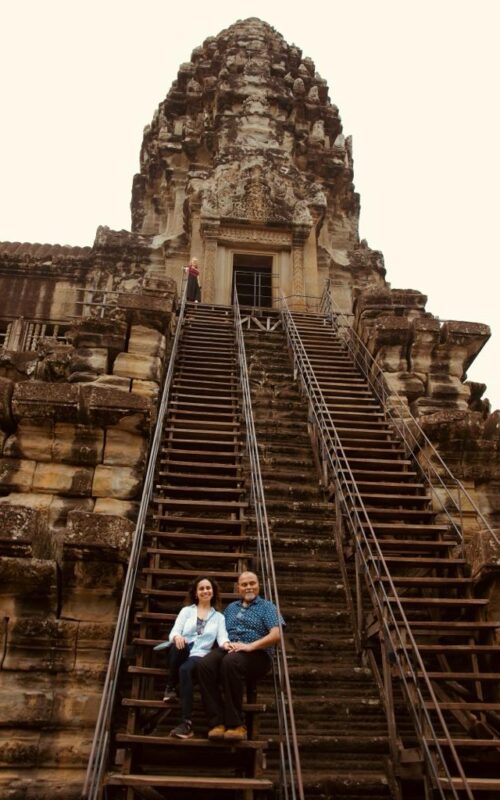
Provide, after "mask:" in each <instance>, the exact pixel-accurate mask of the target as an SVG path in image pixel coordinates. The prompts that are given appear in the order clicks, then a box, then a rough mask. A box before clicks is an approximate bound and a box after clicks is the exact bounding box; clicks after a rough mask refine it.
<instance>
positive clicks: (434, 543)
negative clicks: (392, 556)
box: [367, 538, 456, 560]
mask: <svg viewBox="0 0 500 800" xmlns="http://www.w3.org/2000/svg"><path fill="white" fill-rule="evenodd" d="M367 542H368V544H369V545H370V547H371V548H372V549H375V550H376V547H377V545H378V546H379V547H380V548H381V550H391V551H392V550H398V551H401V550H402V551H407V550H410V551H412V552H426V551H436V550H441V551H445V550H448V549H449V548H450V547H456V541H455V540H454V539H453V540H451V539H449V540H439V539H389V538H387V539H385V538H378V539H377V541H376V542H375V541H374V539H370V538H369V539H368V540H367ZM415 560H416V559H415Z"/></svg>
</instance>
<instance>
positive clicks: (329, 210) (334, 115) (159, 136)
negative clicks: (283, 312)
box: [133, 19, 385, 306]
mask: <svg viewBox="0 0 500 800" xmlns="http://www.w3.org/2000/svg"><path fill="white" fill-rule="evenodd" d="M352 174H353V173H352V152H351V143H350V141H349V140H348V139H347V140H346V139H345V138H344V136H343V134H342V125H341V122H340V119H339V114H338V109H337V108H336V106H334V105H333V104H332V103H331V102H330V100H329V97H328V87H327V85H326V82H325V81H324V80H323V78H321V76H320V75H319V74H318V73H317V72H316V70H315V66H314V63H313V62H312V60H311V59H310V58H303V56H302V53H301V51H300V50H299V49H298V48H297V47H295V46H290V45H288V44H286V42H285V41H284V40H283V38H282V37H281V36H280V35H279V34H278V33H276V31H274V30H273V29H272V28H271V27H270V26H269V25H266V24H265V23H263V22H261V21H259V20H257V19H250V20H245V21H244V22H238V23H236V24H235V25H232V26H231V27H230V28H228V29H227V30H226V31H223V32H222V33H220V34H219V35H218V36H217V37H210V38H208V39H206V40H205V42H204V43H203V45H202V46H201V47H198V48H196V49H195V50H194V51H193V53H192V56H191V61H190V62H188V63H186V64H182V65H181V67H180V69H179V72H178V75H177V80H175V81H174V83H173V85H172V87H171V89H170V91H169V93H168V95H167V97H166V99H165V100H164V102H163V103H161V104H160V106H159V108H158V111H157V112H156V114H155V116H154V118H153V121H152V123H151V125H150V126H148V128H146V131H145V135H144V141H143V145H142V150H141V172H140V174H139V175H137V176H136V178H135V181H134V190H133V230H134V231H136V232H138V233H140V234H142V235H148V236H153V237H155V240H156V241H161V242H163V243H164V245H165V247H166V248H167V249H168V252H169V256H170V257H169V258H167V270H168V274H169V275H171V276H172V277H175V278H176V280H179V279H180V275H181V266H182V264H183V263H185V261H186V260H187V259H188V258H189V256H190V255H191V256H197V257H198V258H199V259H200V261H201V262H202V265H203V266H202V281H201V282H202V289H203V291H202V299H203V300H204V301H208V302H213V301H214V299H216V302H222V303H229V302H231V286H232V274H231V270H232V264H231V263H228V265H227V269H228V271H229V274H228V275H226V274H225V275H224V277H223V279H222V283H221V284H219V287H218V291H217V290H216V288H215V286H214V277H213V276H214V274H215V270H216V264H220V263H222V262H224V263H226V264H227V259H225V258H224V257H221V258H219V256H218V254H217V252H216V251H217V250H218V249H219V248H221V247H223V248H226V249H227V248H228V247H229V249H230V252H231V254H232V253H234V252H240V253H241V252H242V253H252V252H259V253H261V254H265V253H267V254H269V255H273V256H277V257H276V258H275V262H274V264H273V270H274V274H275V276H276V280H275V281H273V295H274V297H273V300H274V301H278V300H279V297H280V293H281V292H283V293H284V294H285V295H287V296H290V295H292V294H293V295H296V300H295V304H296V305H298V306H304V304H305V299H304V298H305V296H309V297H316V296H317V295H318V293H320V292H321V286H322V282H323V279H324V278H326V277H328V276H329V275H330V274H331V273H333V274H335V275H336V277H337V280H338V281H339V285H340V286H342V289H343V292H344V294H345V302H347V303H350V302H351V297H352V292H353V290H354V289H356V288H358V286H361V285H362V284H358V282H357V280H356V271H355V270H350V269H349V267H350V265H351V263H355V261H356V248H358V247H359V238H358V216H359V198H358V196H357V195H356V193H355V192H354V187H353V183H352ZM181 211H182V213H181ZM229 231H232V232H233V234H232V236H231V234H229V233H228V232H229ZM308 245H309V246H308ZM370 252H371V251H370ZM372 255H373V256H374V257H372V258H371V259H369V258H366V259H365V271H366V273H367V275H366V280H368V282H369V283H370V285H373V284H375V285H384V281H383V276H384V273H385V271H384V267H383V262H382V258H381V256H380V254H378V257H375V256H376V254H372Z"/></svg>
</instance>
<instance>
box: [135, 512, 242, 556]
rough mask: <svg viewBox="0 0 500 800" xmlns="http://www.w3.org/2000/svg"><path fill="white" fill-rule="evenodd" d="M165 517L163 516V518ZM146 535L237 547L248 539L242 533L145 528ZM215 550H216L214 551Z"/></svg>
mask: <svg viewBox="0 0 500 800" xmlns="http://www.w3.org/2000/svg"><path fill="white" fill-rule="evenodd" d="M164 519H165V518H164ZM145 533H146V536H157V537H158V538H159V539H173V540H174V541H186V542H199V543H200V544H201V543H203V544H205V545H207V544H212V543H214V544H217V542H220V543H226V542H227V543H229V544H234V545H236V546H237V547H238V546H239V545H241V544H242V543H243V542H247V541H248V540H249V538H250V537H249V536H246V535H242V534H239V533H238V534H234V535H232V536H231V535H225V534H221V533H218V534H217V533H214V534H212V533H210V535H209V534H207V533H179V532H177V531H175V532H174V531H154V530H147V531H146V532H145ZM215 552H217V551H215Z"/></svg>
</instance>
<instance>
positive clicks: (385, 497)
mask: <svg viewBox="0 0 500 800" xmlns="http://www.w3.org/2000/svg"><path fill="white" fill-rule="evenodd" d="M360 494H361V498H362V500H363V503H364V505H365V508H367V509H370V510H371V509H372V503H376V502H378V501H379V500H380V501H381V502H383V503H389V504H390V510H391V511H395V512H397V511H401V510H402V509H400V508H398V506H397V503H401V505H404V506H405V507H407V506H411V505H416V506H423V505H429V503H430V502H431V501H430V499H429V498H428V497H427V495H425V494H413V495H412V494H389V493H387V494H375V493H368V492H360ZM433 513H434V514H435V513H436V512H433Z"/></svg>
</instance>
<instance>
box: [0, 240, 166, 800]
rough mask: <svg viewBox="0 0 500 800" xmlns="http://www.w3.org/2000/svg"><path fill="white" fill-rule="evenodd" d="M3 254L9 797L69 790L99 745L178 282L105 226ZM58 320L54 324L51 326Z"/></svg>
mask: <svg viewBox="0 0 500 800" xmlns="http://www.w3.org/2000/svg"><path fill="white" fill-rule="evenodd" d="M61 251H62V252H61ZM0 270H3V272H4V273H5V274H6V275H8V277H2V276H1V275H0V291H2V287H3V290H5V291H4V298H5V303H4V305H3V309H2V315H3V318H4V321H8V323H9V329H8V333H7V335H6V338H5V340H4V347H3V349H2V350H1V351H0V610H1V616H0V766H1V767H2V769H1V770H0V797H2V798H5V799H7V798H9V800H14V799H16V800H21V798H22V800H25V798H33V800H35V798H36V800H43V798H49V797H50V798H54V797H60V798H65V800H67V799H68V798H73V797H75V798H76V797H79V794H80V791H81V786H82V783H83V777H84V772H85V768H86V764H87V760H88V754H89V748H90V744H91V740H92V735H93V727H94V723H95V719H96V716H97V711H98V706H99V700H100V694H101V688H102V683H103V680H104V675H105V671H106V666H107V660H108V655H109V650H110V646H111V641H112V637H113V632H114V621H115V619H116V614H117V609H118V604H119V601H120V596H121V587H122V583H123V578H124V573H125V570H126V566H127V558H128V551H129V547H130V543H131V537H132V534H133V531H134V520H135V517H136V514H137V509H138V504H139V501H140V497H141V491H142V481H143V475H144V470H145V465H146V460H147V454H148V448H149V441H150V434H151V431H152V427H153V425H154V421H155V415H156V406H157V399H158V392H159V388H160V385H161V382H162V378H163V374H164V370H165V364H166V359H167V349H168V341H169V336H170V329H171V322H172V311H173V310H174V308H175V303H176V290H175V286H174V284H173V282H172V281H171V280H167V279H165V278H163V277H162V276H161V275H159V274H158V269H157V258H156V254H151V252H150V251H148V248H147V247H146V246H145V244H144V241H143V240H140V239H139V237H136V238H135V239H134V238H133V237H130V235H127V234H117V233H115V232H111V231H107V230H106V229H102V230H101V231H99V232H98V237H97V240H96V245H95V247H94V248H74V249H72V248H52V249H50V248H47V247H42V246H40V245H29V246H28V245H19V246H13V245H6V246H3V247H2V245H0ZM27 274H31V276H36V279H35V278H34V277H27ZM2 282H3V283H2ZM5 287H9V291H6V289H5ZM55 323H58V324H59V327H58V328H57V330H56V332H55V333H56V334H57V335H58V338H57V336H56V335H52V336H51V335H44V334H46V333H47V332H48V333H53V334H54V330H55V329H54V324H55ZM30 326H31V327H30ZM26 346H28V347H29V348H30V349H28V350H26V349H25V347H26Z"/></svg>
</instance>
